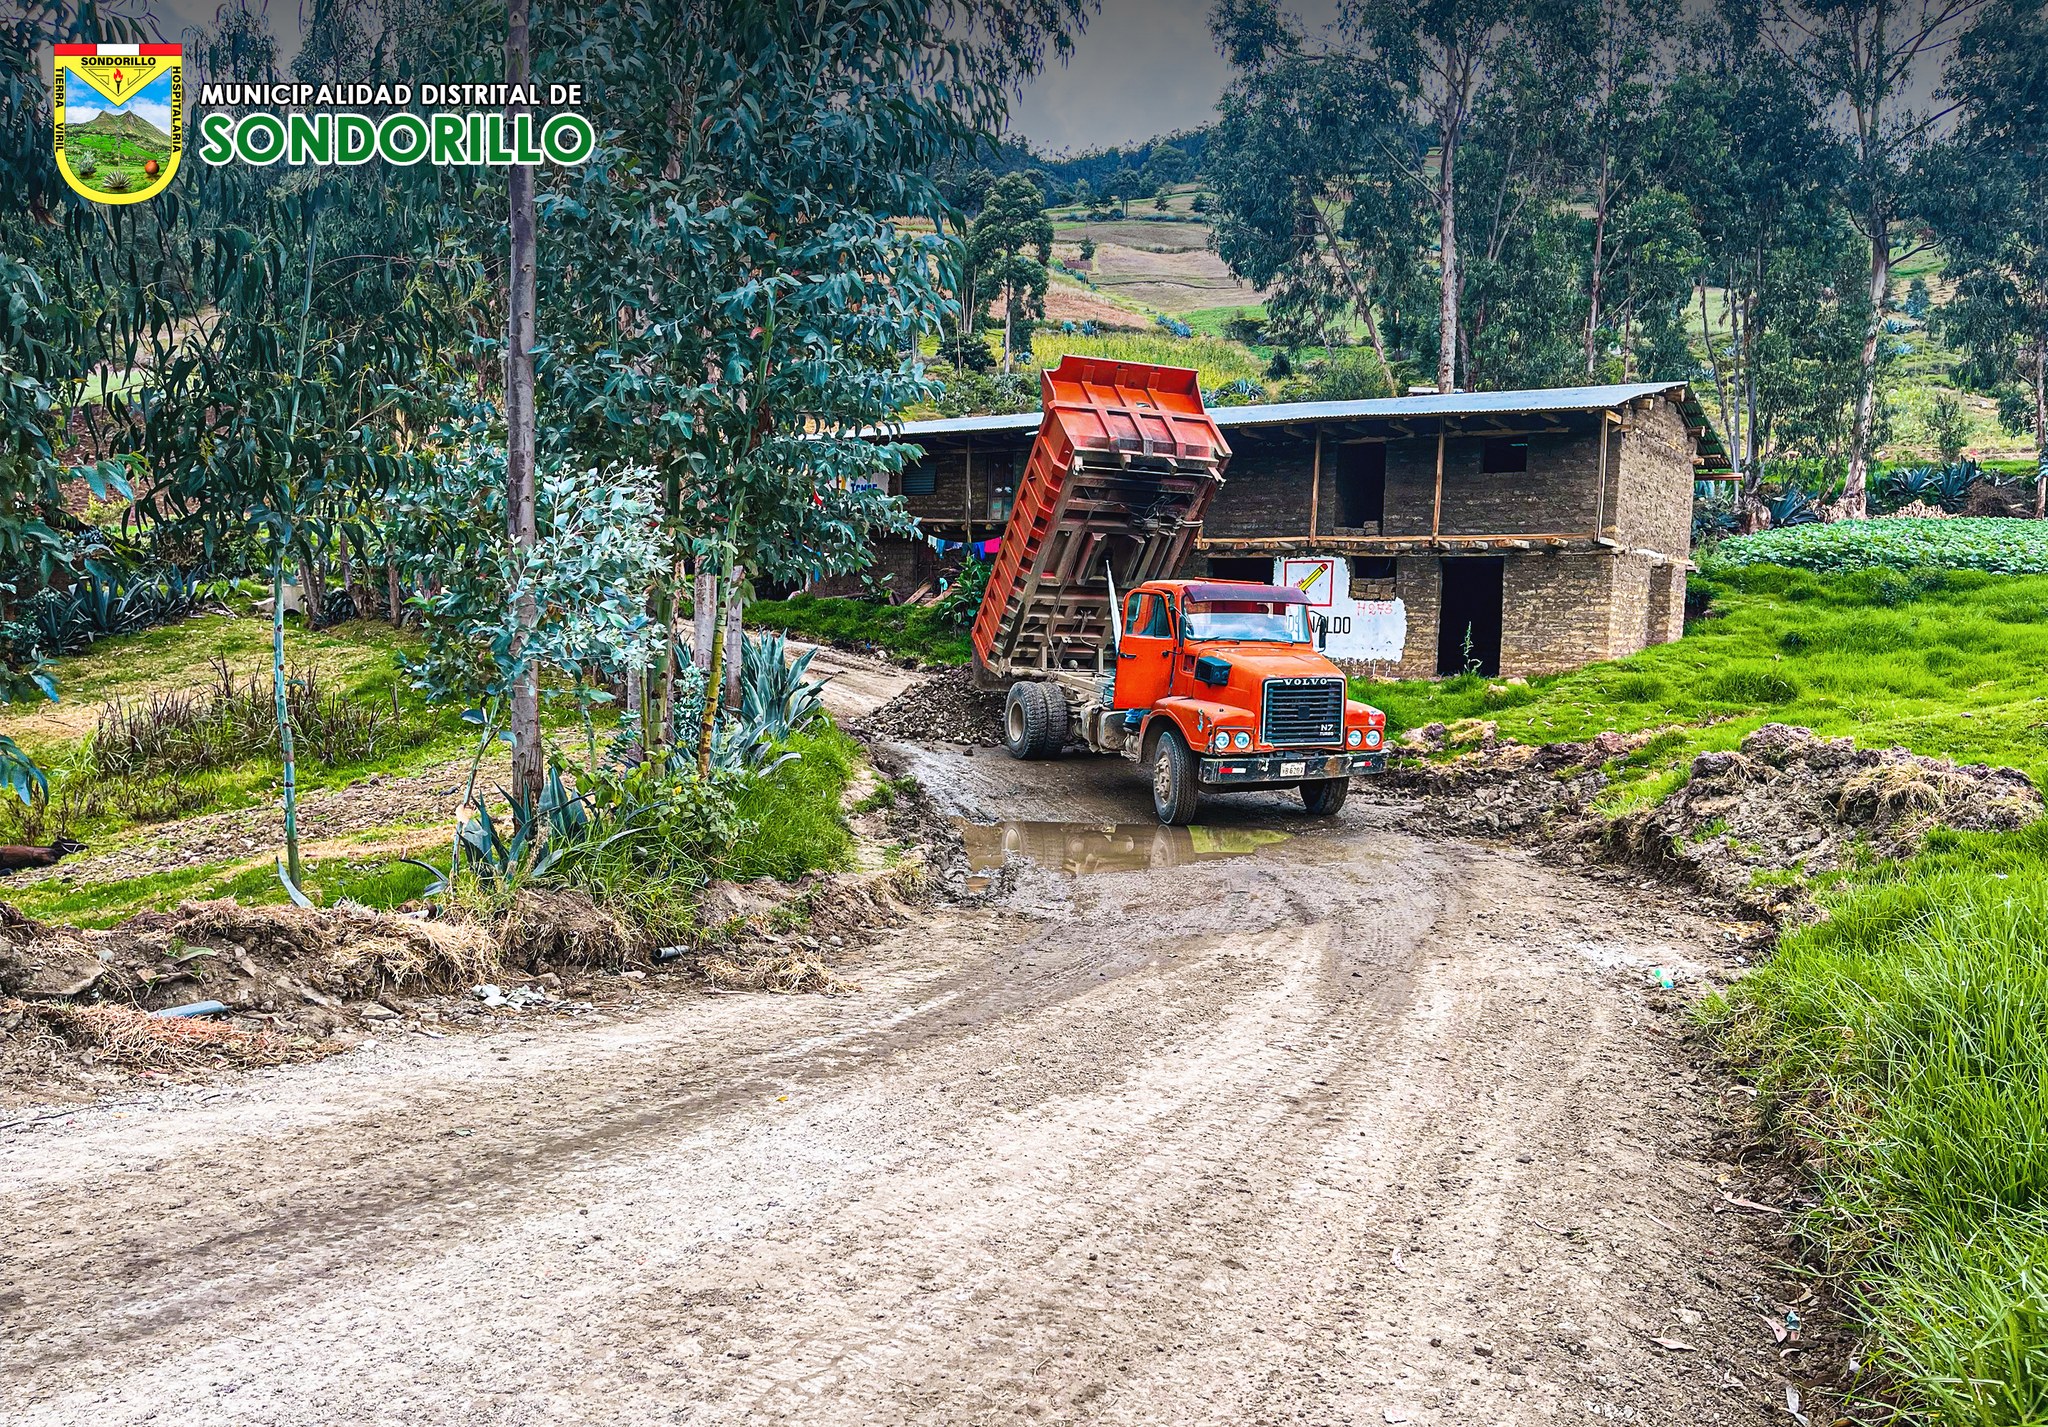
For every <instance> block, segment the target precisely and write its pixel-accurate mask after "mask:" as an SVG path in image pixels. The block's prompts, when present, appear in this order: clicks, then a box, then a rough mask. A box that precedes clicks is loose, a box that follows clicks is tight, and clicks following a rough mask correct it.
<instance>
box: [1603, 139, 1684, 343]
mask: <svg viewBox="0 0 2048 1427" xmlns="http://www.w3.org/2000/svg"><path fill="white" fill-rule="evenodd" d="M1607 204H1608V192H1607V156H1606V155H1605V154H1602V155H1601V156H1600V190H1599V193H1598V194H1597V195H1596V196H1595V198H1594V201H1593V275H1592V280H1591V282H1590V283H1589V284H1588V285H1587V298H1588V300H1587V305H1586V375H1587V376H1589V377H1590V376H1592V375H1593V370H1594V355H1595V354H1594V349H1595V347H1596V346H1597V345H1598V339H1599V333H1600V280H1601V278H1602V277H1603V276H1605V274H1604V273H1603V272H1602V269H1601V262H1600V257H1601V249H1602V247H1603V246H1604V245H1605V243H1606V241H1607ZM1701 301H1702V304H1703V305H1704V302H1705V299H1704V297H1702V299H1701ZM1712 355H1713V354H1712V352H1711V351H1709V353H1708V357H1709V359H1710V360H1711V358H1712Z"/></svg>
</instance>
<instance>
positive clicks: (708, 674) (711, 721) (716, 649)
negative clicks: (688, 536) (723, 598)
mask: <svg viewBox="0 0 2048 1427" xmlns="http://www.w3.org/2000/svg"><path fill="white" fill-rule="evenodd" d="M697 588H698V591H699V593H700V597H701V595H702V593H703V591H704V589H705V586H704V585H703V584H699V585H698V587H697ZM710 595H711V598H710V599H708V600H706V601H705V602H704V603H702V604H700V605H698V607H697V608H698V609H699V610H700V611H702V610H716V609H717V608H718V580H717V578H716V577H715V576H713V577H711V581H710ZM725 652H726V651H725V621H724V620H722V619H718V618H716V617H715V616H714V617H713V618H712V619H711V654H710V657H709V659H708V660H707V661H706V663H705V665H704V708H703V710H702V712H701V714H700V716H699V718H698V720H697V776H698V777H700V778H708V777H710V776H711V740H712V739H713V738H714V737H715V736H716V735H717V733H718V691H719V686H720V684H721V683H722V682H723V681H724V678H725Z"/></svg>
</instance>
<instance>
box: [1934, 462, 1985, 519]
mask: <svg viewBox="0 0 2048 1427" xmlns="http://www.w3.org/2000/svg"><path fill="white" fill-rule="evenodd" d="M1983 479H1984V471H1983V468H1982V467H1980V466H1979V465H1978V464H1977V463H1976V462H1975V461H1951V462H1949V463H1948V464H1947V465H1946V466H1943V467H1941V468H1940V469H1938V470H1935V471H1932V472H1930V473H1929V475H1928V480H1927V496H1928V498H1929V499H1931V500H1932V501H1933V502H1934V503H1935V504H1936V505H1938V506H1940V507H1941V508H1942V509H1943V510H1945V511H1947V512H1948V513H1949V514H1950V515H1956V514H1959V513H1960V512H1961V511H1962V509H1963V507H1964V506H1965V505H1967V504H1969V501H1970V492H1971V491H1972V490H1974V489H1975V488H1976V485H1977V483H1978V482H1979V481H1981V480H1983Z"/></svg>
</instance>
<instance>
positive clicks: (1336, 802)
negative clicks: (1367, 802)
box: [1301, 778, 1351, 818]
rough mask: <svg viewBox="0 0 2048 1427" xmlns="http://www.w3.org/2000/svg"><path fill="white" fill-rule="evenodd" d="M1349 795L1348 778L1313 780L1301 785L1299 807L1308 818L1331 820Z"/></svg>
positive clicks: (1349, 781) (1349, 784)
mask: <svg viewBox="0 0 2048 1427" xmlns="http://www.w3.org/2000/svg"><path fill="white" fill-rule="evenodd" d="M1350 794H1351V780H1350V779H1349V778H1314V779H1311V780H1310V781H1308V782H1306V783H1303V784H1302V785H1301V805H1302V806H1303V807H1304V808H1307V809H1308V811H1309V816H1310V817H1318V818H1331V817H1335V816H1336V815H1337V812H1338V810H1339V809H1341V808H1342V807H1343V806H1344V799H1345V798H1347V797H1349V796H1350Z"/></svg>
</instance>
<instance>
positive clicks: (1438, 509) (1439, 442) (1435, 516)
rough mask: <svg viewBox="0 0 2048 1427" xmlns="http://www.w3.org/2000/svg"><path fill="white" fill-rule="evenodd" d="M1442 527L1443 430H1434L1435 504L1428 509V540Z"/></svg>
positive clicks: (1439, 428)
mask: <svg viewBox="0 0 2048 1427" xmlns="http://www.w3.org/2000/svg"><path fill="white" fill-rule="evenodd" d="M1443 527H1444V428H1443V427H1442V426H1441V425H1439V426H1438V427H1437V428H1436V504H1435V505H1433V506H1432V507H1430V512H1429V538H1430V539H1432V540H1434V539H1436V537H1437V535H1438V534H1439V533H1441V532H1442V530H1443Z"/></svg>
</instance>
